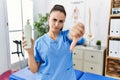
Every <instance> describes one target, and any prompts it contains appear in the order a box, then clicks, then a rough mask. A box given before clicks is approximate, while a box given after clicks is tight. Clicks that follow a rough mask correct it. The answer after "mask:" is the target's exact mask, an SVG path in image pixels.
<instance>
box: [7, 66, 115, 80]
mask: <svg viewBox="0 0 120 80" xmlns="http://www.w3.org/2000/svg"><path fill="white" fill-rule="evenodd" d="M75 74H76V80H117V79H114V78H110V77H106V76H102V75H98V74H93V73H89V72H83V71H80V70H76V69H75ZM9 80H35V74H33V73H32V72H31V71H30V70H29V68H28V67H25V68H23V69H21V70H19V71H17V72H15V73H13V74H12V75H10V77H9Z"/></svg>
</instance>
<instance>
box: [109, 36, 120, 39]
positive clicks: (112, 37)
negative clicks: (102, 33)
mask: <svg viewBox="0 0 120 80" xmlns="http://www.w3.org/2000/svg"><path fill="white" fill-rule="evenodd" d="M108 38H110V39H118V40H120V36H110V35H108Z"/></svg>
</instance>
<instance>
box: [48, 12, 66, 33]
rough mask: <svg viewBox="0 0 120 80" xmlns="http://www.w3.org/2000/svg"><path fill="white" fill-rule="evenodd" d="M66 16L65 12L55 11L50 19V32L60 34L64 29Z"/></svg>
mask: <svg viewBox="0 0 120 80" xmlns="http://www.w3.org/2000/svg"><path fill="white" fill-rule="evenodd" d="M65 18H66V16H65V15H64V13H63V12H60V11H53V12H51V14H50V16H49V17H48V23H49V31H52V32H59V31H60V29H61V28H62V27H63V24H64V22H65Z"/></svg>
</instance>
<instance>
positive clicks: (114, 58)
mask: <svg viewBox="0 0 120 80" xmlns="http://www.w3.org/2000/svg"><path fill="white" fill-rule="evenodd" d="M106 58H107V59H113V60H120V58H119V57H111V56H107V57H106Z"/></svg>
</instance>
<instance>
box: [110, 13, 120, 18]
mask: <svg viewBox="0 0 120 80" xmlns="http://www.w3.org/2000/svg"><path fill="white" fill-rule="evenodd" d="M110 17H111V18H120V14H111V15H110Z"/></svg>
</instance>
